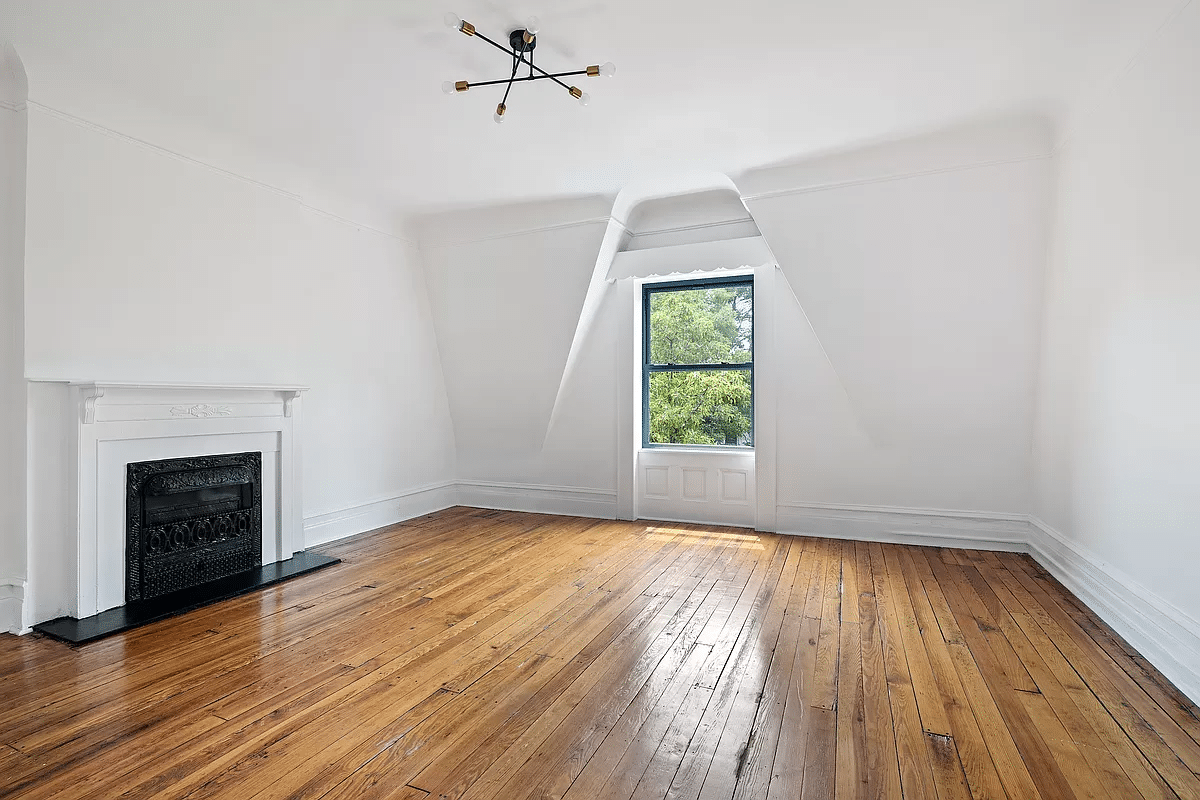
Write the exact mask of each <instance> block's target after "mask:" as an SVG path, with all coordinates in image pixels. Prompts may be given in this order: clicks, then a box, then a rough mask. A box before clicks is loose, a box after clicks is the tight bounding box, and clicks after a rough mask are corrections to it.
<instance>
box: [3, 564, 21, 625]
mask: <svg viewBox="0 0 1200 800" xmlns="http://www.w3.org/2000/svg"><path fill="white" fill-rule="evenodd" d="M24 603H25V581H24V580H22V579H21V578H0V632H5V631H7V632H8V633H16V634H20V633H23V632H24V620H23V618H22V617H23V610H24V609H23V606H24Z"/></svg>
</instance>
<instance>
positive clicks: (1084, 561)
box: [1029, 517, 1200, 704]
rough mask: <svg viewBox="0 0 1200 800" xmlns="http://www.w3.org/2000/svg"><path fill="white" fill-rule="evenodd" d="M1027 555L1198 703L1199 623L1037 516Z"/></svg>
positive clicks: (1199, 679)
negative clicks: (1031, 556) (1029, 554)
mask: <svg viewBox="0 0 1200 800" xmlns="http://www.w3.org/2000/svg"><path fill="white" fill-rule="evenodd" d="M1029 550H1030V553H1031V555H1033V557H1034V558H1035V559H1036V560H1037V562H1038V563H1039V564H1041V565H1042V566H1043V567H1045V568H1046V570H1047V571H1048V572H1050V574H1051V575H1053V576H1054V577H1055V578H1057V579H1058V580H1059V582H1061V583H1062V584H1063V585H1064V586H1066V587H1067V588H1068V589H1070V590H1071V592H1072V593H1073V594H1074V595H1075V596H1076V597H1078V598H1079V599H1080V600H1082V601H1083V602H1084V603H1085V604H1086V605H1087V607H1088V608H1090V609H1091V610H1092V611H1094V612H1095V613H1096V615H1097V616H1099V617H1100V618H1101V619H1102V620H1104V621H1105V622H1107V623H1108V624H1109V625H1110V626H1112V628H1113V630H1115V631H1116V632H1117V633H1119V634H1120V635H1121V636H1122V637H1123V638H1124V639H1125V640H1126V641H1127V642H1129V643H1130V644H1131V645H1133V646H1134V647H1135V648H1136V649H1137V651H1138V652H1139V653H1141V654H1142V655H1143V656H1145V657H1146V660H1147V661H1149V662H1150V663H1151V664H1153V665H1154V666H1155V667H1157V668H1158V670H1159V671H1160V672H1161V673H1162V674H1163V675H1165V676H1166V677H1167V679H1168V680H1169V681H1171V682H1172V683H1174V684H1175V686H1176V687H1178V688H1179V690H1180V691H1182V692H1183V693H1184V694H1186V695H1187V696H1188V697H1189V698H1191V700H1192V701H1193V702H1195V703H1198V704H1200V622H1197V621H1196V620H1195V619H1193V618H1192V617H1191V616H1190V615H1188V614H1187V613H1186V612H1184V611H1183V610H1181V609H1179V608H1176V607H1175V606H1173V605H1172V604H1171V603H1169V602H1167V601H1166V600H1164V599H1163V598H1161V597H1159V596H1158V595H1156V594H1155V593H1154V592H1152V591H1151V590H1150V589H1147V588H1146V587H1145V586H1142V585H1141V584H1139V583H1137V582H1135V581H1134V580H1132V579H1131V578H1129V577H1128V576H1127V575H1124V574H1123V573H1122V572H1121V571H1120V570H1118V569H1117V568H1116V567H1114V566H1113V565H1112V564H1107V563H1105V562H1103V561H1101V560H1100V559H1098V558H1096V557H1095V556H1094V555H1092V554H1091V553H1090V552H1088V551H1087V550H1086V549H1085V548H1083V547H1081V546H1080V545H1079V544H1077V543H1075V542H1072V541H1071V540H1070V539H1068V538H1067V537H1066V536H1064V535H1063V534H1062V533H1061V532H1059V531H1057V530H1055V529H1054V528H1052V527H1050V526H1049V525H1047V524H1046V523H1045V522H1042V521H1041V520H1040V519H1038V518H1037V517H1031V518H1030V540H1029Z"/></svg>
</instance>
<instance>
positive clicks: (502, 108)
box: [496, 103, 508, 117]
mask: <svg viewBox="0 0 1200 800" xmlns="http://www.w3.org/2000/svg"><path fill="white" fill-rule="evenodd" d="M507 110H508V106H506V105H504V103H500V104H499V105H497V106H496V113H497V114H499V115H500V116H502V117H503V116H504V112H505V111H507Z"/></svg>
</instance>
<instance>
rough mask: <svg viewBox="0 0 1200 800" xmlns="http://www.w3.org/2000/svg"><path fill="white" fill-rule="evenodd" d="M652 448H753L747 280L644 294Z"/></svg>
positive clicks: (751, 295)
mask: <svg viewBox="0 0 1200 800" xmlns="http://www.w3.org/2000/svg"><path fill="white" fill-rule="evenodd" d="M644 300H645V303H646V319H647V322H648V334H649V344H648V348H647V357H648V358H647V362H648V363H647V364H646V375H645V381H646V384H645V387H644V388H645V391H646V395H647V412H648V414H647V416H648V420H647V422H648V425H647V431H646V441H647V443H648V444H689V445H742V446H748V445H752V444H753V419H754V417H753V412H752V407H753V369H754V346H753V328H754V325H753V314H754V311H753V309H754V292H753V284H752V283H751V281H750V280H749V279H738V280H737V282H730V281H728V280H721V281H719V282H718V281H712V282H704V283H687V284H675V285H671V284H665V285H663V284H660V285H657V286H647V287H646V289H645V297H644Z"/></svg>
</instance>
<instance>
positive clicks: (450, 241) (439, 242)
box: [421, 217, 620, 248]
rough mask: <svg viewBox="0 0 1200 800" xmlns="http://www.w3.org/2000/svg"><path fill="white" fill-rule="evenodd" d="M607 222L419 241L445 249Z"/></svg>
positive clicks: (606, 220) (590, 220) (604, 219)
mask: <svg viewBox="0 0 1200 800" xmlns="http://www.w3.org/2000/svg"><path fill="white" fill-rule="evenodd" d="M609 222H616V220H614V219H612V217H588V218H587V219H577V220H570V221H568V222H556V223H553V224H551V225H539V226H535V227H530V228H514V229H512V230H507V231H504V232H502V233H492V234H485V235H483V236H475V237H469V238H452V237H448V236H438V235H437V234H431V235H428V236H425V237H422V239H421V246H422V247H432V248H446V247H455V246H458V245H464V244H479V243H480V242H495V241H499V240H501V239H515V238H517V237H519V236H529V235H531V234H534V233H550V232H552V231H565V230H569V229H571V228H582V227H585V226H588V225H607V224H608V223H609ZM617 224H618V225H620V223H617Z"/></svg>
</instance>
